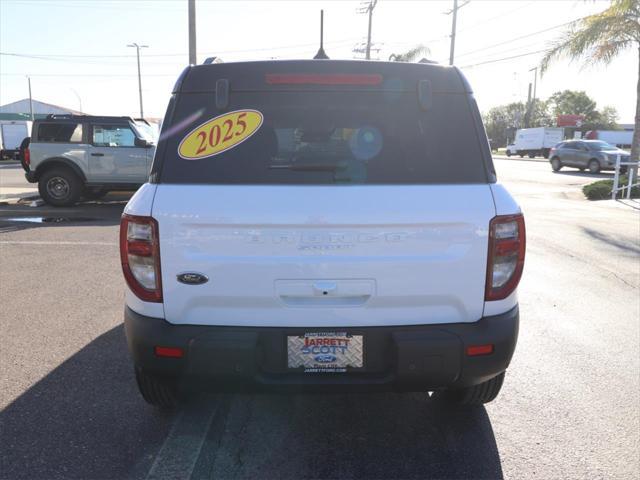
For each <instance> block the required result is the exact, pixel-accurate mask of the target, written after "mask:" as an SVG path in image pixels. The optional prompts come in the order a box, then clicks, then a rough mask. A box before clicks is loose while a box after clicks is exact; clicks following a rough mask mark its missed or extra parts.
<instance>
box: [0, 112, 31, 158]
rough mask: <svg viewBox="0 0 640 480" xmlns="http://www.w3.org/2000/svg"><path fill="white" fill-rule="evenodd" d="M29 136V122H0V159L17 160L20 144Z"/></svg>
mask: <svg viewBox="0 0 640 480" xmlns="http://www.w3.org/2000/svg"><path fill="white" fill-rule="evenodd" d="M30 135H31V122H27V121H21V120H15V121H14V120H3V121H0V159H2V160H4V159H9V158H11V159H17V158H18V152H19V150H20V144H21V143H22V140H24V139H25V137H29V136H30Z"/></svg>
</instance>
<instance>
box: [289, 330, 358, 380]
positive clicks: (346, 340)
mask: <svg viewBox="0 0 640 480" xmlns="http://www.w3.org/2000/svg"><path fill="white" fill-rule="evenodd" d="M363 350H364V340H363V338H362V335H350V334H347V333H345V332H316V333H305V334H304V335H297V336H289V337H287V361H288V366H289V368H296V369H298V368H301V367H302V368H303V369H304V371H305V372H308V373H342V372H346V371H347V368H362V366H363V360H362V358H363Z"/></svg>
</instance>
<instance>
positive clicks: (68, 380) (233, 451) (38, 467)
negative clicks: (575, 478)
mask: <svg viewBox="0 0 640 480" xmlns="http://www.w3.org/2000/svg"><path fill="white" fill-rule="evenodd" d="M203 398H204V399H205V401H210V402H211V405H212V406H211V408H215V409H216V414H215V416H214V417H213V418H214V419H213V420H212V423H211V427H210V428H208V430H207V429H205V430H204V431H205V435H204V436H203V438H202V441H201V443H200V441H199V442H197V443H200V444H201V445H203V446H202V450H201V453H200V454H199V457H198V460H197V462H196V463H195V470H194V471H193V475H192V477H191V478H217V477H220V478H279V479H282V478H296V479H298V478H502V469H501V465H500V456H499V453H498V448H497V446H496V442H495V438H494V434H493V430H492V427H491V422H490V420H489V418H488V415H487V413H486V410H485V409H484V408H483V407H480V408H474V409H468V410H447V409H443V408H438V407H437V406H436V405H435V404H434V403H433V402H430V401H429V400H428V398H427V397H426V395H424V394H376V395H366V394H361V395H290V396H286V395H266V394H263V395H227V396H217V397H215V396H214V397H211V398H210V399H209V397H206V396H203ZM189 408H190V406H189V405H188V406H187V407H186V408H185V410H186V411H187V413H188V409H189ZM177 418H178V419H180V418H184V415H182V416H178V417H177ZM174 419H176V417H174V416H170V415H163V414H161V413H158V412H157V411H156V410H154V409H153V408H151V407H149V406H148V405H146V404H145V403H144V402H143V401H142V399H141V398H140V396H139V394H138V392H137V387H136V385H135V381H134V379H133V374H132V368H131V365H130V360H129V356H128V352H127V349H126V342H125V338H124V332H123V328H122V327H121V326H118V327H116V328H113V329H112V330H110V331H108V332H107V333H105V334H103V335H101V336H100V337H98V338H97V339H96V340H94V341H93V342H91V343H90V344H88V345H87V346H86V347H84V348H83V349H82V350H80V351H79V352H78V353H77V354H75V355H74V356H72V357H71V358H69V359H68V360H67V361H65V362H64V363H63V364H61V365H60V366H59V367H57V368H56V369H55V370H53V371H52V372H51V373H50V374H48V375H47V376H46V377H45V378H43V379H42V380H41V381H39V382H38V383H36V384H35V385H34V386H33V387H31V388H30V389H29V390H28V391H26V392H25V393H24V394H23V395H22V396H20V397H19V398H17V399H16V400H15V401H14V402H13V403H11V404H10V405H9V406H8V407H7V408H6V409H5V410H4V411H3V412H1V413H0V432H1V449H0V450H1V453H0V460H1V463H0V477H2V478H11V479H20V478H25V479H26V478H28V479H37V478H46V479H53V478H83V479H94V478H129V477H136V478H142V477H144V476H146V474H147V472H149V470H150V468H151V466H152V464H153V462H154V459H155V456H156V455H157V454H158V452H159V451H160V449H161V444H162V443H163V442H164V440H165V439H166V438H167V436H168V435H169V432H170V427H171V423H172V422H173V421H174ZM176 421H178V420H176ZM204 421H205V420H204V419H202V420H200V419H199V418H198V417H197V416H196V417H195V422H200V423H202V422H204ZM174 440H175V439H174ZM191 440H193V439H191ZM178 441H179V442H180V441H182V440H181V439H180V438H179V439H178ZM184 441H186V440H184ZM182 447H183V448H184V445H183V446H182ZM165 450H166V449H165ZM165 453H166V452H165ZM174 478H175V477H174Z"/></svg>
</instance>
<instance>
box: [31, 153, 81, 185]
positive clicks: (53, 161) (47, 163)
mask: <svg viewBox="0 0 640 480" xmlns="http://www.w3.org/2000/svg"><path fill="white" fill-rule="evenodd" d="M55 167H65V168H70V169H71V170H72V171H73V172H74V173H75V174H76V175H78V178H80V180H82V182H83V183H86V182H87V177H85V175H84V172H83V171H82V169H81V168H80V167H78V165H76V164H75V163H73V162H72V161H71V160H69V159H68V158H64V157H52V158H47V159H46V160H44V161H42V162H41V163H40V164H39V165H38V166H37V167H36V171H35V180H36V181H37V180H40V177H41V176H42V174H43V173H44V172H46V171H47V170H49V169H51V168H55Z"/></svg>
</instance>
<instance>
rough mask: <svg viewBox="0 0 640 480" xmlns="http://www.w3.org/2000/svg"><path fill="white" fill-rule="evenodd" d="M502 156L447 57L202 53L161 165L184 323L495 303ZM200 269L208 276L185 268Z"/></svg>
mask: <svg viewBox="0 0 640 480" xmlns="http://www.w3.org/2000/svg"><path fill="white" fill-rule="evenodd" d="M490 163H491V157H490V151H489V148H488V143H487V139H486V135H484V132H483V129H482V125H481V120H480V115H479V113H478V110H477V107H476V106H475V102H474V101H473V98H472V96H471V94H470V91H469V90H468V85H467V84H466V82H464V81H463V79H462V77H461V75H460V74H459V73H458V72H457V71H456V70H455V69H451V68H443V67H440V66H435V65H417V64H416V65H409V64H401V63H393V62H391V63H384V62H381V63H378V62H340V61H330V60H327V61H322V62H316V61H313V62H312V61H309V62H304V61H291V62H248V63H237V64H219V65H209V66H207V65H204V66H198V67H193V68H191V69H188V70H187V71H186V72H185V74H184V75H183V78H182V79H181V80H180V81H179V82H178V84H177V86H176V90H175V95H174V98H173V99H172V100H171V103H170V106H169V109H168V115H167V119H166V120H165V123H164V126H163V132H162V133H161V138H160V142H159V145H158V150H157V153H156V157H155V160H154V166H153V168H152V178H153V179H154V181H155V182H156V183H158V188H157V193H156V197H155V200H154V205H153V211H152V215H153V217H154V218H156V219H157V220H158V224H159V232H160V233H159V234H160V254H161V264H162V284H163V285H162V287H163V292H164V302H165V303H164V309H165V316H166V318H167V320H168V321H170V322H173V323H189V324H206V325H247V326H249V325H252V326H358V325H361V326H368V325H400V324H402V325H409V324H428V323H444V322H473V321H476V320H478V319H479V318H480V317H481V316H482V309H483V303H484V287H485V276H486V264H487V248H488V226H489V221H490V220H491V218H493V216H494V215H495V207H494V203H493V199H492V194H491V191H490V188H489V181H490V178H491V176H492V174H493V172H492V171H491V165H490ZM183 273H197V274H200V275H205V276H206V277H208V281H207V282H206V283H201V284H198V285H193V284H190V285H187V284H184V283H180V282H179V281H178V278H177V276H178V275H180V274H183Z"/></svg>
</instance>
